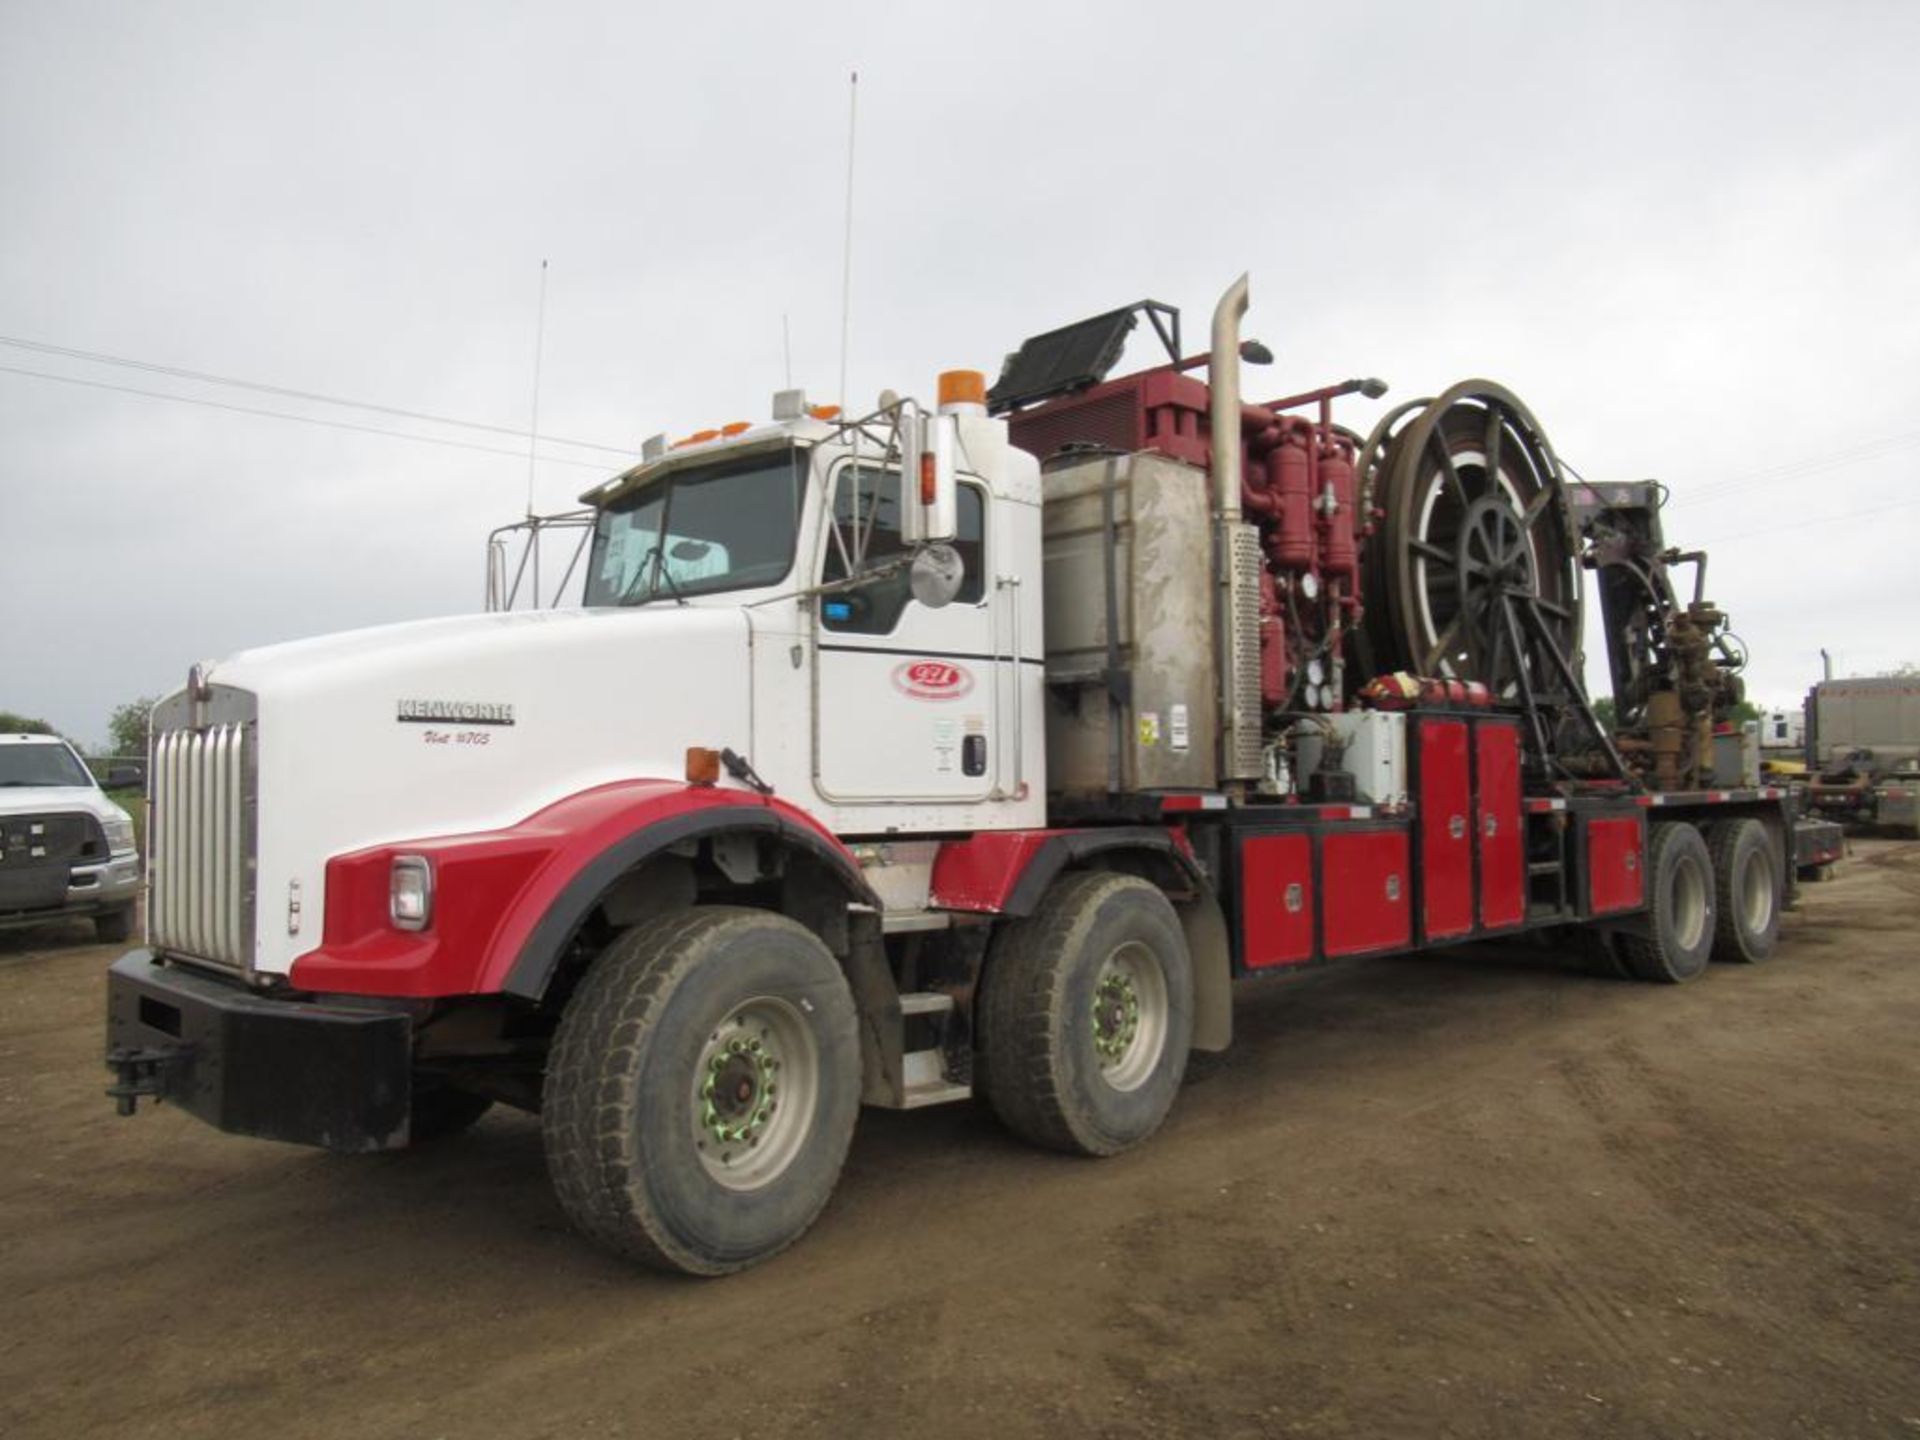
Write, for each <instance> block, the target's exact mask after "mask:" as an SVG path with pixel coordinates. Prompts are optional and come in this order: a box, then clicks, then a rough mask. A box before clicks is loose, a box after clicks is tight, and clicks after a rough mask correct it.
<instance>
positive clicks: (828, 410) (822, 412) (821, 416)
mask: <svg viewBox="0 0 1920 1440" xmlns="http://www.w3.org/2000/svg"><path fill="white" fill-rule="evenodd" d="M807 414H809V415H811V416H812V417H813V418H814V419H816V420H835V419H838V418H839V416H840V407H839V406H838V405H809V406H808V407H807Z"/></svg>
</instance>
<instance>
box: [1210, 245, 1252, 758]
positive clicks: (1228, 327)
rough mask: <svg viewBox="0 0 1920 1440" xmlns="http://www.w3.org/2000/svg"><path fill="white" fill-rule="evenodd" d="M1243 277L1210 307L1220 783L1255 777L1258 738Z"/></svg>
mask: <svg viewBox="0 0 1920 1440" xmlns="http://www.w3.org/2000/svg"><path fill="white" fill-rule="evenodd" d="M1247 288H1248V287H1247V277H1246V276H1245V275H1242V276H1241V277H1240V278H1239V279H1238V280H1236V281H1234V282H1233V284H1231V285H1229V286H1228V287H1227V293H1226V294H1224V295H1222V296H1221V297H1220V303H1219V304H1218V305H1216V306H1214V308H1213V350H1212V353H1211V354H1210V356H1209V357H1208V371H1207V384H1208V386H1209V387H1210V388H1211V390H1212V396H1211V400H1210V403H1209V406H1208V429H1209V432H1210V434H1211V439H1212V452H1213V453H1212V466H1213V536H1214V541H1213V554H1214V575H1215V577H1216V580H1217V582H1218V583H1217V586H1216V588H1215V594H1216V595H1217V596H1218V602H1217V608H1216V611H1215V632H1216V634H1217V636H1218V645H1219V649H1218V655H1219V674H1220V779H1221V782H1222V783H1223V784H1226V783H1231V782H1233V781H1236V780H1238V781H1246V780H1258V779H1259V778H1260V774H1261V761H1262V756H1261V734H1260V718H1261V717H1260V566H1261V559H1260V532H1259V531H1258V530H1257V529H1256V528H1255V527H1253V526H1251V525H1245V524H1242V523H1241V520H1240V317H1241V316H1242V315H1244V314H1246V313H1247Z"/></svg>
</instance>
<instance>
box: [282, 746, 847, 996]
mask: <svg viewBox="0 0 1920 1440" xmlns="http://www.w3.org/2000/svg"><path fill="white" fill-rule="evenodd" d="M739 829H752V830H764V831H768V832H771V833H773V834H775V835H777V836H779V837H780V838H781V839H782V840H784V841H786V842H788V843H790V844H794V845H797V846H799V847H800V848H802V849H805V850H807V851H809V852H811V853H813V854H815V855H816V856H818V857H819V858H820V859H821V860H822V861H824V862H825V863H826V864H827V865H828V867H829V868H830V869H832V870H833V871H835V872H836V873H837V874H838V875H839V876H840V878H841V880H842V881H843V883H845V884H846V885H847V887H848V892H849V898H850V899H857V900H864V901H867V902H868V903H877V902H875V901H874V899H873V894H872V891H871V890H870V889H869V887H868V886H867V884H866V881H865V880H864V879H863V878H862V877H861V874H860V868H859V866H858V864H857V863H856V862H855V861H854V859H853V857H852V856H851V855H849V854H848V853H847V850H846V847H845V846H843V845H841V843H840V842H839V841H838V840H837V839H835V838H834V836H833V835H832V834H831V833H830V832H829V831H827V830H826V829H825V828H823V827H822V826H821V825H820V823H819V822H818V821H817V820H815V819H814V818H813V817H812V816H811V815H809V814H807V813H806V812H805V811H804V810H801V809H799V808H797V807H795V806H793V805H789V804H788V803H786V802H785V801H784V800H780V799H778V798H775V797H772V796H766V797H762V796H760V795H755V794H752V793H750V792H748V791H744V790H722V789H717V788H715V787H713V786H705V785H688V784H685V783H684V782H682V781H678V780H626V781H620V782H617V783H615V784H611V785H602V786H598V787H596V788H595V789H592V790H585V791H582V792H581V793H580V794H578V795H571V796H568V797H567V798H566V799H564V800H560V801H556V802H555V803H554V804H552V805H549V806H547V807H546V808H545V809H544V810H541V811H538V812H537V813H535V814H533V815H531V816H529V817H528V818H527V819H525V820H523V821H521V822H520V823H519V824H517V825H513V826H510V827H508V828H507V829H504V830H494V831H484V832H481V833H478V834H467V835H443V836H435V837H431V838H428V839H422V840H408V841H395V842H391V843H388V844H383V845H376V846H372V847H370V848H368V849H365V850H356V851H353V852H351V853H349V854H346V855H337V856H335V857H334V858H333V859H331V860H329V861H328V862H327V905H326V921H325V924H324V926H323V927H322V935H321V942H320V945H319V947H318V948H316V949H313V950H309V951H308V952H307V953H306V954H304V955H302V956H300V957H299V958H298V959H296V960H295V961H294V962H293V973H292V977H291V978H292V981H293V983H294V985H296V986H297V987H298V988H300V989H302V990H306V991H312V992H317V993H322V994H341V995H398V996H413V997H419V998H426V997H432V996H442V995H489V994H497V993H506V994H513V995H520V996H523V997H525V998H528V999H538V998H539V997H540V996H541V995H542V994H543V993H544V992H545V990H546V984H547V980H548V978H549V977H550V976H551V974H552V973H553V968H554V966H555V964H556V963H557V962H558V961H559V958H560V955H561V953H562V952H563V951H564V949H565V948H566V945H567V943H568V942H569V941H570V940H571V939H572V937H573V934H574V931H575V930H576V929H578V927H579V925H580V923H581V921H583V920H585V919H586V917H587V915H588V914H589V913H590V912H591V911H592V909H593V906H594V905H595V904H596V903H597V902H598V900H599V898H600V896H601V895H602V894H604V893H605V891H606V888H607V886H608V885H609V884H611V883H612V882H613V880H614V879H616V878H617V877H618V876H620V875H621V874H623V873H625V872H626V871H627V870H629V869H631V868H632V867H633V866H634V865H636V864H638V863H639V862H640V861H642V860H644V859H645V858H646V857H647V856H649V855H651V854H654V853H656V852H658V851H660V850H662V849H664V848H666V847H667V846H669V845H672V844H675V843H677V842H679V841H681V840H685V839H688V838H690V837H693V836H697V835H702V834H710V833H713V832H716V831H721V830H739ZM398 855H422V856H425V857H426V858H427V859H428V860H429V861H430V862H431V863H432V865H433V871H434V902H433V919H432V924H431V925H430V926H429V928H427V929H425V930H417V931H416V930H399V929H396V928H394V926H393V923H392V921H391V919H390V918H389V916H388V895H389V886H390V884H391V880H390V873H391V870H392V866H393V860H394V857H395V856H398Z"/></svg>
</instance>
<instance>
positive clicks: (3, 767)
mask: <svg viewBox="0 0 1920 1440" xmlns="http://www.w3.org/2000/svg"><path fill="white" fill-rule="evenodd" d="M92 784H93V776H92V775H91V774H89V773H88V771H87V767H86V766H84V765H82V764H81V763H80V762H79V761H78V760H76V759H74V758H73V752H72V751H71V750H69V749H68V748H67V747H66V746H64V745H0V785H6V786H14V785H85V786H91V785H92Z"/></svg>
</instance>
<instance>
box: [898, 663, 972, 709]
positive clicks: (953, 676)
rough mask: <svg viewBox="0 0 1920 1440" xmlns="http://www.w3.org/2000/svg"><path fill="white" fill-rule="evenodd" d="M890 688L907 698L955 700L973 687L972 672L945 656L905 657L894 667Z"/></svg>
mask: <svg viewBox="0 0 1920 1440" xmlns="http://www.w3.org/2000/svg"><path fill="white" fill-rule="evenodd" d="M893 688H894V689H896V690H898V691H899V692H900V693H901V694H902V695H905V696H906V697H907V698H908V699H910V700H958V699H959V698H960V697H961V696H962V695H965V694H966V693H967V692H968V691H970V690H972V689H973V672H972V671H971V670H969V669H967V667H966V666H964V665H955V664H953V663H952V662H951V661H947V660H907V661H904V662H902V663H901V664H899V665H896V666H894V667H893Z"/></svg>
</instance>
